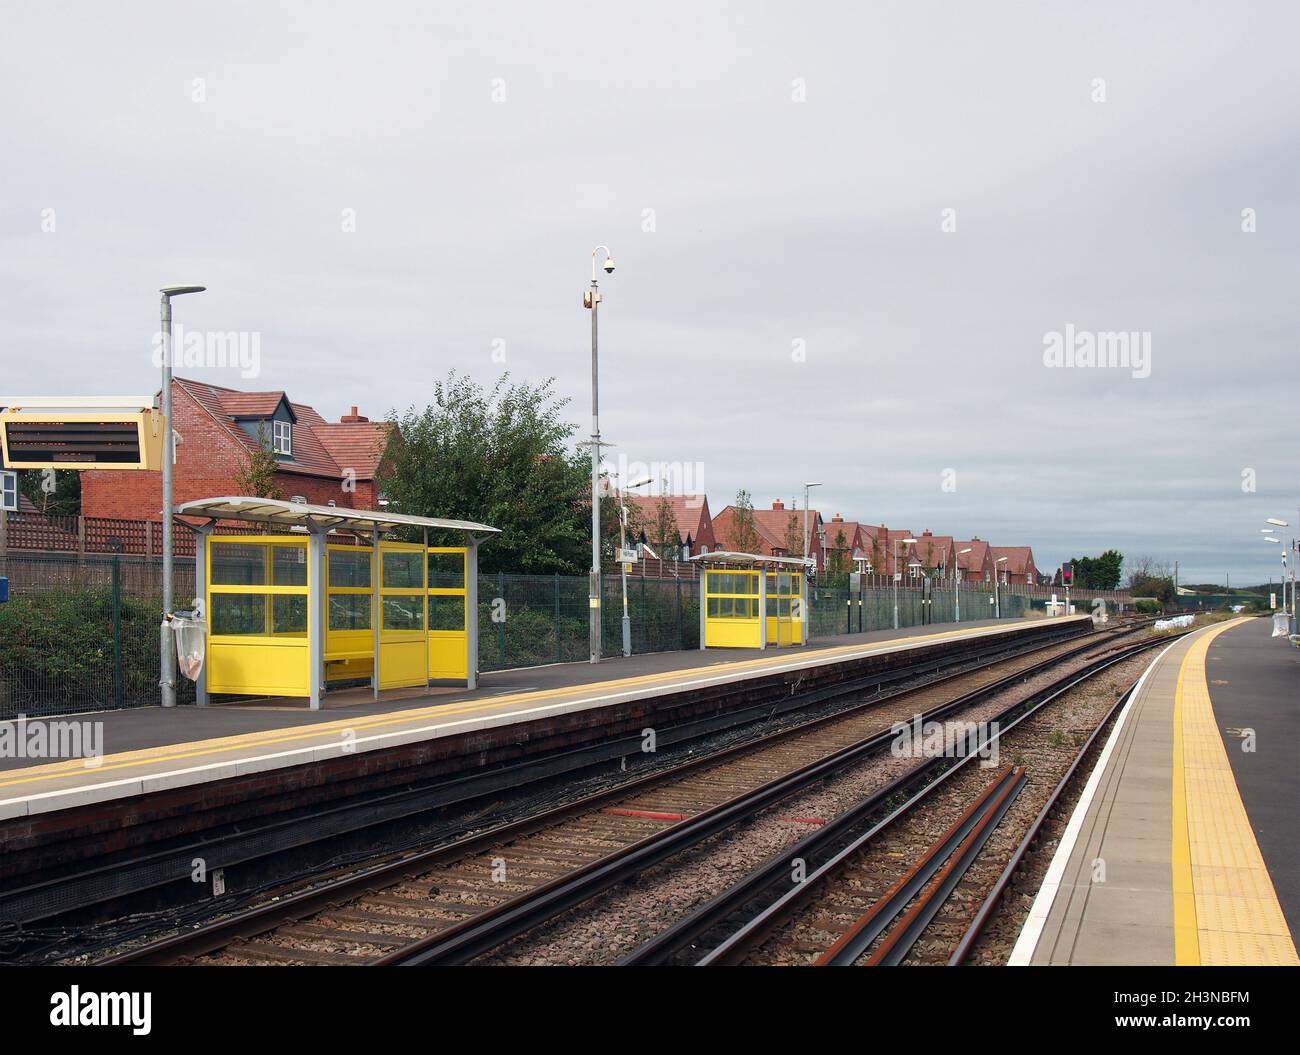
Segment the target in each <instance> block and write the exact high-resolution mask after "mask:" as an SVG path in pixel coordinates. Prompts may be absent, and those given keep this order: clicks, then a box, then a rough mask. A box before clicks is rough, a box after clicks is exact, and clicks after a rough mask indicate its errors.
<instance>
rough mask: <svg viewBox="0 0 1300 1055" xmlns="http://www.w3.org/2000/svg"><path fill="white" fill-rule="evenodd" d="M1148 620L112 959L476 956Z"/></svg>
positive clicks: (821, 721) (831, 719)
mask: <svg viewBox="0 0 1300 1055" xmlns="http://www.w3.org/2000/svg"><path fill="white" fill-rule="evenodd" d="M1133 632H1135V631H1134V629H1133V628H1132V627H1121V628H1118V629H1117V631H1116V632H1114V633H1112V634H1110V635H1108V637H1110V638H1111V640H1110V641H1100V640H1098V639H1097V636H1096V635H1092V636H1091V637H1090V639H1089V640H1088V641H1087V642H1085V643H1083V644H1079V643H1077V641H1070V642H1067V643H1057V644H1054V645H1049V646H1046V647H1045V648H1042V649H1038V650H1034V651H1032V652H1030V653H1027V654H1025V655H1023V656H1020V657H1017V658H1014V659H1004V660H1001V661H997V662H993V663H990V664H988V665H986V666H983V667H980V668H978V669H976V670H973V671H965V672H962V673H959V674H951V675H947V676H944V677H941V678H939V679H937V680H935V681H933V682H931V683H929V684H926V685H923V686H921V687H919V688H912V689H906V690H899V691H898V692H897V693H896V694H894V695H892V696H886V697H883V698H877V697H873V698H872V699H870V700H869V701H864V702H861V703H859V704H856V705H854V706H851V707H849V708H847V709H845V710H842V711H839V712H836V713H834V714H829V715H824V716H822V717H819V718H815V719H812V720H809V721H807V722H804V723H802V724H800V725H798V726H795V727H793V728H789V729H784V730H780V731H777V732H775V733H771V734H769V735H766V736H763V737H761V738H759V739H757V740H754V741H750V742H747V743H743V744H738V745H733V746H731V747H727V748H724V749H722V750H719V751H716V752H713V753H710V754H708V755H705V756H702V757H699V758H696V759H693V760H691V761H689V762H686V763H683V764H681V765H678V766H675V767H673V768H671V769H668V770H664V771H661V772H659V773H655V774H651V775H649V776H646V777H642V778H638V779H635V780H632V781H630V782H629V783H627V784H625V785H621V786H619V787H617V788H612V789H608V790H606V791H602V792H599V793H597V794H595V795H591V796H587V797H585V798H583V799H580V800H578V801H576V802H573V803H569V804H566V805H564V806H561V807H558V808H556V809H552V810H549V811H546V812H544V813H541V814H539V815H537V816H534V817H530V818H527V819H524V820H521V821H518V822H516V823H513V824H509V825H506V826H503V827H501V828H496V829H492V830H490V831H486V832H483V833H481V834H479V835H475V836H472V837H470V838H467V839H463V840H460V841H459V842H456V843H454V844H451V845H449V846H445V847H441V848H437V849H434V850H431V851H427V852H424V853H420V854H417V855H414V856H413V857H411V858H407V859H404V860H400V861H396V862H386V863H383V864H381V865H377V866H375V867H373V868H369V869H365V870H362V871H360V872H355V873H353V874H351V875H348V876H343V877H339V878H338V879H337V880H336V881H334V882H331V883H327V884H325V885H324V886H321V887H317V888H315V889H312V890H308V891H303V892H301V893H300V894H291V895H289V896H287V897H284V898H281V899H280V900H279V901H278V902H276V903H275V904H272V905H266V906H261V907H258V908H254V909H250V910H247V911H245V912H240V913H237V914H235V915H233V916H231V917H228V918H225V919H221V920H216V921H213V922H211V923H208V924H205V925H203V926H200V927H197V928H194V929H192V930H190V931H189V932H186V933H183V934H180V935H177V936H175V937H173V938H169V939H166V940H164V941H161V942H154V943H152V944H150V945H147V946H144V947H141V948H137V949H134V950H129V951H126V952H123V953H119V954H117V955H114V956H112V957H110V958H108V959H107V960H104V961H102V962H105V963H175V962H203V963H232V964H233V963H240V964H275V963H295V964H301V963H308V964H322V965H335V964H367V963H369V964H421V963H452V962H464V961H466V960H468V959H472V958H474V957H475V956H478V955H481V954H482V953H484V952H487V951H489V950H491V949H494V948H496V947H497V946H499V945H500V944H502V943H503V942H505V941H508V940H510V938H512V937H514V936H516V935H518V934H520V933H523V932H524V931H527V930H528V929H530V928H532V927H534V926H537V925H538V924H539V923H541V922H544V921H546V920H547V919H549V918H552V917H553V916H554V915H555V914H557V913H559V912H563V911H564V910H565V909H567V908H569V907H571V906H572V905H575V904H578V903H580V902H581V901H584V900H586V899H587V898H590V897H591V896H593V895H594V894H595V893H597V892H599V891H600V890H603V889H607V888H608V887H609V886H611V885H613V884H615V883H618V882H619V881H621V880H622V879H625V878H628V877H630V876H633V875H635V874H637V873H638V872H640V871H641V870H642V869H644V868H645V867H648V866H649V864H652V863H654V862H656V861H659V860H663V859H665V858H668V857H671V856H673V855H674V854H677V853H680V852H681V851H682V850H684V849H686V848H689V847H690V846H694V845H696V844H698V843H699V842H701V841H702V840H704V839H706V838H708V837H709V836H710V835H713V834H716V833H718V832H721V831H725V830H726V829H728V828H730V827H732V826H734V825H736V824H738V823H740V822H741V821H742V820H744V819H746V818H748V817H752V816H754V815H755V814H756V813H758V812H760V811H761V810H763V809H765V808H767V806H770V805H772V804H774V803H777V802H780V801H781V800H782V799H784V798H786V797H788V796H790V795H791V794H793V793H794V792H796V791H797V790H799V789H800V788H804V787H807V786H809V785H810V784H812V783H815V782H816V781H818V780H821V779H823V778H825V777H826V776H828V775H830V774H833V773H836V772H839V771H842V770H843V769H844V768H845V767H847V766H851V765H853V764H856V762H858V761H859V760H861V759H863V758H865V757H867V756H869V755H870V754H871V753H873V752H876V751H879V750H880V749H881V748H882V747H883V746H884V744H885V743H886V742H887V738H888V736H889V726H890V725H891V724H892V723H893V722H894V721H895V720H900V719H901V718H903V717H908V718H910V717H911V716H913V715H914V714H916V713H917V712H918V711H920V712H924V713H925V714H927V715H939V716H942V715H945V714H952V713H957V712H959V711H960V710H962V709H964V708H966V707H969V706H971V705H972V704H974V703H975V702H976V701H979V700H983V699H986V698H989V697H990V696H992V695H995V694H996V693H997V692H999V691H1002V690H1003V689H1005V688H1007V687H1009V686H1011V685H1013V684H1015V683H1017V682H1019V681H1022V680H1023V679H1024V678H1026V677H1029V676H1032V674H1034V673H1036V672H1041V671H1042V670H1044V669H1047V668H1049V667H1050V666H1052V665H1054V664H1057V663H1060V662H1062V661H1064V660H1066V659H1069V658H1071V657H1076V656H1079V655H1081V654H1083V653H1085V652H1090V651H1094V650H1096V649H1097V648H1099V647H1106V645H1107V644H1110V645H1112V646H1113V644H1114V641H1113V638H1114V636H1116V634H1118V635H1119V636H1123V635H1125V634H1130V633H1133Z"/></svg>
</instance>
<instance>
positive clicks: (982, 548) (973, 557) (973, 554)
mask: <svg viewBox="0 0 1300 1055" xmlns="http://www.w3.org/2000/svg"><path fill="white" fill-rule="evenodd" d="M953 545H954V546H956V547H957V549H958V551H961V550H964V549H967V548H969V549H970V552H969V553H961V552H958V554H957V567H959V568H960V569H961V570H962V571H968V572H981V571H983V570H984V562H985V561H986V560H988V556H989V544H988V543H987V542H985V541H984V540H983V539H978V538H974V539H970V540H969V541H967V542H962V541H960V540H957V541H954V542H953Z"/></svg>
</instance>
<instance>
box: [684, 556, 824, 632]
mask: <svg viewBox="0 0 1300 1055" xmlns="http://www.w3.org/2000/svg"><path fill="white" fill-rule="evenodd" d="M688 559H689V560H692V561H696V562H698V563H699V564H700V565H701V568H700V648H702V649H704V648H759V649H764V648H767V646H768V645H776V646H778V647H783V646H786V645H806V644H808V639H809V636H810V635H809V633H808V571H809V569H810V568H811V567H812V566H813V561H812V559H811V558H805V557H767V556H764V555H763V554H761V553H733V552H730V551H725V550H719V551H718V552H716V553H701V554H697V555H696V556H694V557H690V558H688Z"/></svg>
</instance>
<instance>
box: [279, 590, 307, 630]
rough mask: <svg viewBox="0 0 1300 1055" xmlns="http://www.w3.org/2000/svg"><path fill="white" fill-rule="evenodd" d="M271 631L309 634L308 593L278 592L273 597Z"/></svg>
mask: <svg viewBox="0 0 1300 1055" xmlns="http://www.w3.org/2000/svg"><path fill="white" fill-rule="evenodd" d="M271 633H273V634H283V635H289V636H291V637H306V636H307V595H306V594H282V593H277V594H274V595H273V596H272V597H271Z"/></svg>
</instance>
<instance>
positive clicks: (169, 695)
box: [158, 286, 207, 707]
mask: <svg viewBox="0 0 1300 1055" xmlns="http://www.w3.org/2000/svg"><path fill="white" fill-rule="evenodd" d="M205 289H207V287H206V286H167V287H165V288H163V289H162V290H160V292H161V293H162V329H161V336H162V413H163V464H162V551H163V574H162V580H163V581H162V590H163V602H162V603H163V618H162V625H161V629H160V630H159V649H160V652H159V657H158V658H159V672H160V673H159V679H158V685H159V689H160V690H161V695H162V705H163V706H164V707H175V706H176V646H175V644H174V643H173V641H172V628H171V617H172V600H173V598H172V506H173V504H174V502H173V497H172V494H173V490H174V485H173V481H172V462H173V460H174V459H175V457H176V434H175V433H174V432H173V431H172V297H180V296H184V295H185V294H186V293H202V292H203V291H204V290H205Z"/></svg>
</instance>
